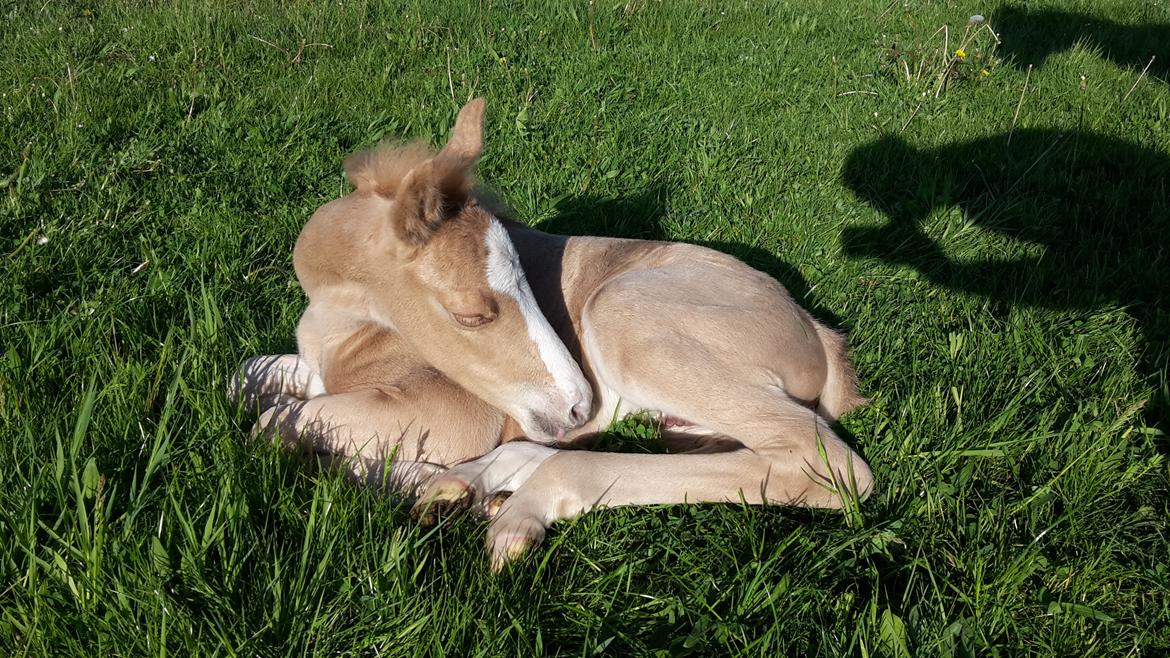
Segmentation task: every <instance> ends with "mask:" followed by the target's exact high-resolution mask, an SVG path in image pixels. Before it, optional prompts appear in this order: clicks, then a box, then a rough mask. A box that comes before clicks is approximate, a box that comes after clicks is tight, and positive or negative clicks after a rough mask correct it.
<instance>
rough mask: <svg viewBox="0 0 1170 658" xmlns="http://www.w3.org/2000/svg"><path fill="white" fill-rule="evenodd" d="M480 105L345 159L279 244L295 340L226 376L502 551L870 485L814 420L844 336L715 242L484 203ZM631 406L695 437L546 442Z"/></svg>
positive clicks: (839, 404) (845, 407) (846, 387)
mask: <svg viewBox="0 0 1170 658" xmlns="http://www.w3.org/2000/svg"><path fill="white" fill-rule="evenodd" d="M483 108H484V102H483V100H482V99H476V100H474V101H471V102H470V103H468V104H467V105H466V106H465V107H464V108H463V109H462V110H461V111H460V113H459V116H458V118H457V120H456V123H455V128H454V131H453V133H452V137H451V140H450V141H449V142H448V143H447V145H446V146H445V147H444V148H443V149H442V150H441V151H440V152H438V153H437V154H433V153H432V152H430V151H428V150H426V149H424V148H422V147H418V146H406V147H397V148H395V147H389V146H382V147H378V148H375V149H372V150H370V151H364V152H360V153H356V154H354V155H352V156H350V157H349V158H348V159H347V160H346V162H345V170H346V173H347V175H348V177H349V180H350V182H351V183H352V184H353V186H354V187H355V188H356V190H355V191H354V192H352V193H351V194H349V195H347V196H345V197H343V198H341V199H337V200H335V201H331V202H329V203H327V204H325V205H324V206H322V207H321V208H320V209H318V210H317V212H316V213H315V214H314V215H313V217H312V219H311V220H310V221H309V223H308V224H307V225H306V226H305V228H304V230H303V231H302V232H301V235H300V237H299V239H298V240H297V244H296V248H295V251H294V253H293V264H294V267H295V269H296V273H297V278H298V279H299V281H300V283H301V286H302V287H303V288H304V290H305V294H306V295H307V296H308V298H309V307H308V309H307V310H306V311H305V314H304V316H303V317H302V318H301V321H300V324H299V326H298V328H297V345H298V349H299V354H297V355H283V356H271V357H257V358H254V359H250V360H249V361H247V362H245V364H244V365H243V367H242V368H241V372H240V374H239V375H238V377H237V378H236V380H235V381H234V382H233V385H232V388H233V391H232V395H233V396H239V397H242V398H243V399H244V401H245V403H246V404H247V405H248V406H249V407H250V408H252V409H254V410H255V411H256V412H257V413H259V415H260V419H259V421H258V423H257V427H258V428H259V429H261V430H264V431H272V432H275V433H276V434H277V435H278V436H279V437H280V438H281V440H282V441H284V442H285V443H286V444H287V445H289V446H290V447H299V448H301V449H309V450H312V451H315V452H317V453H324V454H327V455H330V456H333V457H336V458H338V459H339V460H342V461H343V462H344V463H345V464H347V465H348V466H349V467H350V468H352V469H353V471H354V472H355V473H356V474H357V475H359V476H361V477H364V478H367V479H370V480H382V481H385V482H389V483H391V484H393V485H395V486H398V487H407V488H410V487H414V488H416V492H417V493H418V494H419V501H418V503H417V504H416V509H415V511H416V512H419V513H420V516H421V517H422V518H423V519H424V520H426V519H429V518H430V517H431V514H430V512H431V511H433V510H434V509H435V508H436V507H442V506H446V507H457V508H462V507H467V506H469V505H471V504H472V503H478V504H484V506H485V507H486V508H487V510H486V511H487V513H488V514H489V515H490V516H492V517H493V521H492V523H491V526H490V528H489V530H488V550H489V553H490V557H491V562H492V566H493V568H499V567H500V566H501V565H502V564H504V563H505V562H506V561H507V560H508V559H509V558H511V557H512V556H514V555H516V554H517V553H520V552H522V551H524V550H525V549H526V548H527V547H528V546H530V545H532V544H534V543H536V542H539V541H540V540H541V539H542V538H543V536H544V529H545V528H546V527H547V526H548V525H549V524H551V523H553V522H554V521H556V520H557V519H563V518H566V517H571V516H574V515H577V514H579V513H581V512H584V511H586V510H588V509H590V508H592V507H595V506H616V505H649V504H658V503H681V502H705V501H709V502H727V501H740V500H743V501H746V502H748V503H751V504H764V503H779V504H785V505H801V506H808V507H834V508H835V507H841V506H843V505H845V504H848V503H849V501H854V500H857V499H859V498H865V497H866V496H868V494H869V491H870V489H871V487H872V483H873V480H872V475H871V474H870V470H869V467H868V466H867V465H866V464H865V462H864V461H862V460H861V458H860V457H858V456H857V455H856V454H855V453H854V452H853V451H852V450H851V449H850V448H849V447H848V446H847V445H846V444H845V443H844V442H843V441H842V440H841V439H840V438H838V437H837V435H836V434H835V433H834V432H833V430H832V429H831V428H830V427H829V423H830V422H832V421H833V420H835V419H836V418H837V417H838V416H839V415H840V414H843V413H845V412H847V411H849V410H850V409H852V408H854V407H855V406H857V405H859V404H861V403H863V402H864V400H863V399H862V398H861V397H860V396H859V395H858V393H857V388H856V382H855V375H854V372H853V368H852V365H851V364H850V362H849V359H848V355H847V351H846V345H845V341H844V339H843V338H842V337H841V336H840V335H839V334H837V333H835V332H833V331H832V330H830V329H828V328H826V327H825V326H824V325H822V324H820V323H819V322H817V321H816V320H814V319H813V318H811V317H810V316H809V315H808V313H806V312H805V311H804V310H803V309H801V308H800V307H799V306H798V305H797V304H796V303H795V302H794V301H793V300H792V298H791V297H790V296H789V295H788V293H787V291H786V290H785V289H784V288H783V287H782V286H781V285H780V284H779V283H777V282H776V281H775V280H774V279H772V278H770V277H768V276H766V275H764V274H762V273H760V272H758V271H756V270H754V269H752V268H750V267H748V266H747V265H745V264H743V263H742V262H740V261H738V260H736V259H735V258H732V257H730V256H727V255H724V254H722V253H719V252H716V251H712V250H710V249H706V248H703V247H698V246H694V245H688V244H680V243H669V242H648V241H641V240H621V239H613V238H601V237H562V236H556V235H549V234H546V233H541V232H539V231H536V230H533V229H530V228H528V227H526V226H523V225H520V224H517V223H513V222H508V221H505V220H502V219H499V218H498V217H497V216H496V213H495V212H494V211H493V209H492V206H491V205H490V204H489V203H487V202H486V201H485V200H484V199H482V198H481V197H480V196H479V195H477V193H476V191H475V189H474V188H473V186H472V180H471V170H472V167H473V165H474V164H475V162H476V161H477V160H478V158H479V156H480V153H481V151H482V144H483ZM633 412H644V413H649V414H650V415H651V417H653V418H654V419H656V420H657V421H658V422H659V424H660V426H661V427H662V430H663V434H664V438H666V439H667V440H668V441H667V445H676V446H678V445H683V446H684V447H686V448H689V449H686V450H685V451H684V452H683V453H682V454H618V453H603V452H589V451H582V450H560V449H557V448H556V447H555V446H558V445H564V444H567V443H569V442H572V441H574V440H576V439H578V438H581V437H583V436H586V435H589V434H592V433H596V432H598V431H600V430H602V429H604V428H605V427H606V426H607V425H608V424H609V423H611V422H612V421H613V420H614V419H617V418H621V417H623V416H625V415H627V414H629V413H633ZM521 438H524V439H527V441H516V439H521ZM680 439H681V440H685V441H681V442H680ZM391 456H393V460H391V461H390V462H389V464H388V469H389V470H388V471H384V470H383V466H384V465H386V464H387V458H388V457H391ZM505 492H512V493H511V495H510V496H508V497H506V498H505V496H506V493H505Z"/></svg>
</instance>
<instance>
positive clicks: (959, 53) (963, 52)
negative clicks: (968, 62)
mask: <svg viewBox="0 0 1170 658" xmlns="http://www.w3.org/2000/svg"><path fill="white" fill-rule="evenodd" d="M955 57H958V58H959V59H967V51H966V50H963V49H962V48H960V49H958V50H956V51H955Z"/></svg>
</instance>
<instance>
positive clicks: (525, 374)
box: [294, 99, 592, 441]
mask: <svg viewBox="0 0 1170 658" xmlns="http://www.w3.org/2000/svg"><path fill="white" fill-rule="evenodd" d="M483 108H484V102H483V100H482V99H476V100H474V101H471V102H470V103H468V104H467V105H466V106H465V107H464V108H463V109H462V110H461V111H460V112H459V117H458V119H457V120H456V123H455V129H454V131H453V133H452V136H451V140H450V141H449V142H448V143H447V145H446V146H445V147H444V148H443V150H442V151H440V152H439V153H438V154H434V155H432V154H431V153H430V152H428V151H426V150H425V149H423V148H421V147H417V146H414V147H412V146H407V147H397V148H391V147H385V146H384V147H379V148H376V149H373V150H370V151H364V152H360V153H356V154H354V155H352V156H350V157H349V158H348V159H347V160H346V163H345V169H346V173H347V175H348V176H349V179H350V182H352V183H353V185H354V186H355V187H356V188H357V191H356V192H354V193H353V194H351V195H350V196H348V197H345V198H343V199H339V200H337V201H334V202H332V203H330V204H327V205H326V206H324V207H322V208H321V209H320V210H319V211H318V212H317V214H316V215H315V216H314V218H313V220H311V221H310V223H309V225H308V226H306V227H305V230H304V231H303V232H302V234H301V238H300V239H299V240H298V243H297V250H296V254H295V257H294V262H295V264H296V268H297V275H298V276H299V277H300V279H301V284H302V285H303V286H304V288H305V292H306V294H308V295H309V297H310V298H311V299H313V298H315V297H316V296H326V295H331V296H333V298H344V299H346V300H347V301H346V302H345V305H346V306H349V307H352V306H354V305H355V304H356V305H358V306H360V307H361V308H362V310H363V312H365V313H368V314H369V315H370V316H371V317H372V318H373V319H375V320H376V321H378V322H381V323H383V324H386V325H388V326H390V327H392V328H393V329H394V330H395V331H397V332H398V333H399V334H400V335H402V336H403V337H404V338H406V339H407V340H408V341H410V342H411V343H412V345H413V346H414V348H415V349H416V350H417V351H418V353H419V354H420V355H421V356H422V357H423V358H424V359H426V360H427V361H428V362H429V363H430V364H431V365H432V366H434V367H435V368H437V369H438V370H440V371H441V372H442V373H443V374H445V375H447V376H448V377H450V378H451V379H452V380H454V381H455V382H456V383H458V384H459V385H461V386H463V387H464V388H466V389H467V390H469V391H470V392H472V393H473V394H475V395H477V396H478V397H480V398H481V399H483V400H485V401H487V402H488V403H490V404H492V405H493V406H495V407H497V408H499V409H502V410H504V411H505V412H507V413H508V414H509V415H511V416H512V417H513V418H515V419H516V420H517V421H518V422H519V423H520V424H521V425H522V426H523V428H524V429H525V431H526V432H527V434H528V436H529V438H532V439H534V440H537V441H554V440H556V439H558V438H560V437H562V436H563V433H564V432H566V431H568V430H571V429H574V428H577V427H580V426H581V425H582V424H583V423H584V422H585V420H587V418H588V417H589V416H590V415H591V407H592V391H591V389H590V387H589V384H588V383H587V382H586V381H585V378H584V376H583V375H582V374H581V369H580V367H579V366H578V365H577V363H576V362H575V361H574V360H573V359H572V357H571V356H570V355H569V352H568V350H567V349H566V348H565V345H564V343H563V342H561V339H560V338H559V337H558V336H557V334H556V332H555V331H553V329H552V327H551V326H550V325H549V323H548V320H546V319H545V317H544V314H543V313H542V312H541V310H540V307H539V306H538V305H537V303H536V299H535V298H534V297H533V295H532V290H531V288H530V287H529V286H528V281H527V280H526V278H525V274H524V270H523V269H522V268H521V266H520V259H519V257H518V255H517V253H516V248H515V246H514V245H513V244H512V240H511V238H510V237H509V235H508V231H507V230H506V229H505V228H504V225H503V224H501V223H500V220H498V219H497V218H496V217H495V216H494V215H493V214H492V212H491V211H490V209H488V208H485V207H484V206H482V205H480V203H479V201H478V200H477V199H476V197H475V195H474V194H473V190H472V181H471V169H472V167H473V166H474V164H475V162H476V161H477V160H478V159H479V156H480V153H481V151H482V147H483Z"/></svg>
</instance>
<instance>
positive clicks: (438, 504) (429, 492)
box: [410, 476, 475, 527]
mask: <svg viewBox="0 0 1170 658" xmlns="http://www.w3.org/2000/svg"><path fill="white" fill-rule="evenodd" d="M474 500H475V489H474V488H472V486H471V485H470V484H467V483H466V482H464V481H463V480H461V479H459V478H454V477H443V476H440V477H439V479H438V481H436V482H434V483H432V484H431V485H429V486H427V487H426V490H425V491H423V493H422V495H420V496H419V498H418V500H417V501H416V502H415V503H414V506H413V507H411V508H410V518H411V519H414V522H415V523H417V524H419V525H421V526H424V527H431V526H434V525H437V524H438V523H439V521H441V520H443V519H445V518H450V517H452V516H455V515H456V514H459V513H461V512H463V511H465V510H467V508H469V507H471V503H472V502H473V501H474Z"/></svg>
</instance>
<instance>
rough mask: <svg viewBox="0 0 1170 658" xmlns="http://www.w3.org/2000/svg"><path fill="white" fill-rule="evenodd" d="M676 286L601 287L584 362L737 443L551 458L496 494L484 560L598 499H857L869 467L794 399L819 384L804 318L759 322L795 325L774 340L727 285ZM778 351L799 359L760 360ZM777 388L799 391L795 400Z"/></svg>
mask: <svg viewBox="0 0 1170 658" xmlns="http://www.w3.org/2000/svg"><path fill="white" fill-rule="evenodd" d="M679 281H680V279H679V278H675V277H661V278H658V279H654V278H652V277H646V278H643V279H640V280H635V281H632V282H631V283H632V284H634V285H630V286H623V285H619V286H618V287H617V289H616V290H609V291H607V290H603V291H602V292H601V293H599V294H598V295H597V296H596V297H595V298H594V300H593V302H592V303H591V305H590V307H589V308H588V309H587V311H586V318H585V326H586V331H585V335H584V336H583V341H582V342H583V344H584V345H585V350H586V353H587V357H588V360H589V363H590V364H591V365H592V367H593V370H594V372H595V374H596V375H597V376H598V378H599V380H600V383H601V384H602V385H603V386H608V387H609V388H611V389H613V390H614V391H615V392H616V393H617V394H618V396H619V397H620V398H621V399H622V400H625V401H629V402H630V404H631V406H634V407H643V408H646V409H650V410H654V411H658V412H662V413H664V414H666V415H668V416H673V417H678V418H685V419H687V420H688V421H690V422H692V423H694V424H695V425H697V426H699V427H701V428H704V429H705V430H707V431H709V432H711V433H713V434H715V435H720V436H724V437H727V438H728V439H730V440H733V441H736V442H739V443H740V444H742V446H743V447H742V449H736V450H731V451H729V452H724V453H714V454H685V455H638V454H613V453H591V452H578V451H565V452H561V453H558V454H556V455H553V456H551V457H550V458H548V459H547V460H546V461H545V462H544V463H543V464H542V465H541V466H540V468H538V469H537V470H536V471H535V472H534V473H533V474H532V476H531V477H530V478H529V479H528V480H527V481H526V482H525V483H524V484H523V485H522V486H521V487H520V489H519V490H517V491H516V492H515V493H514V494H513V495H512V497H511V498H509V499H508V501H507V502H506V503H504V506H503V508H502V509H501V511H500V513H499V515H498V516H497V517H496V519H495V521H494V522H493V525H492V527H491V528H490V529H489V536H488V545H489V550H490V552H491V554H492V563H493V566H496V567H498V566H500V565H501V564H502V563H503V562H505V561H506V560H507V559H508V558H509V557H510V556H511V555H513V554H514V553H515V552H517V551H520V550H523V549H524V548H525V547H527V546H528V545H530V544H531V543H532V542H534V541H538V540H539V538H540V536H541V535H542V534H543V528H544V527H546V526H547V525H548V524H549V523H551V522H553V521H555V520H557V519H560V518H565V517H567V516H573V515H576V514H579V513H581V512H583V511H586V510H588V509H590V508H592V507H594V506H599V505H600V506H618V505H649V504H662V503H682V502H738V501H743V502H746V503H748V504H765V503H779V504H785V505H799V506H807V507H827V508H840V507H843V506H846V505H850V504H852V502H853V501H855V500H857V499H858V498H864V497H866V496H867V495H868V494H869V491H870V489H871V488H872V484H873V478H872V475H871V473H870V470H869V467H868V466H867V465H866V464H865V462H864V461H863V460H862V459H861V458H860V457H859V456H858V455H857V454H856V453H854V452H853V450H851V449H850V448H849V446H847V445H846V444H845V443H844V441H842V440H841V439H840V438H839V437H838V436H837V435H836V434H835V433H834V432H833V430H832V429H831V428H830V427H829V426H828V423H827V422H826V421H825V419H824V418H821V417H820V416H818V415H817V414H816V413H815V412H813V411H812V410H811V409H810V408H809V407H808V406H806V404H804V403H806V402H807V401H808V400H810V399H812V398H815V396H816V395H817V393H818V391H819V386H820V385H819V384H817V383H816V382H817V379H818V377H819V379H820V380H822V381H823V379H824V373H823V364H822V365H821V368H822V370H821V371H818V370H817V365H818V364H817V362H816V356H817V353H816V351H815V349H811V348H815V347H816V345H815V344H807V343H806V344H801V343H800V342H799V341H801V340H809V341H811V340H817V339H816V337H815V332H813V331H812V330H811V329H812V328H811V326H810V327H809V331H808V332H800V331H789V330H790V329H793V328H795V329H799V328H800V326H799V323H800V322H803V321H804V319H803V318H804V316H801V315H798V314H796V312H793V313H792V314H791V315H788V316H780V317H776V316H777V315H778V314H776V313H772V314H771V315H770V316H767V317H765V318H764V320H766V321H770V322H784V321H787V322H789V323H790V325H793V326H781V329H782V331H777V332H775V333H776V334H777V336H776V337H775V338H773V337H772V336H771V335H769V333H768V332H769V331H770V330H771V329H770V327H769V326H768V325H766V324H765V323H764V322H762V321H761V316H762V315H764V314H763V313H761V312H760V310H759V309H757V308H753V307H752V306H751V303H752V302H753V300H752V299H748V300H746V301H742V302H741V300H737V299H735V298H734V296H735V294H736V291H735V289H734V288H732V287H728V286H718V285H716V286H715V287H716V288H718V289H719V290H722V291H725V292H723V293H721V295H720V296H721V298H720V299H716V300H711V302H710V303H709V304H706V303H688V302H685V301H684V302H679V303H672V302H671V300H672V299H678V296H679V295H680V294H681V295H682V296H683V298H684V299H685V298H687V293H688V292H689V291H686V290H684V291H681V292H680V291H679V290H678V286H679V285H680V283H679ZM620 283H621V282H619V284H620ZM685 283H686V280H685V279H683V280H682V285H685ZM765 292H766V291H765ZM704 294H710V293H709V291H696V294H695V296H694V298H698V299H702V295H704ZM737 303H742V304H743V307H742V309H741V307H738V306H737V305H736V304H737ZM792 306H793V307H794V305H792ZM631 308H633V309H637V310H638V315H639V316H641V315H645V316H648V317H681V318H686V320H685V321H682V320H680V321H676V322H673V323H671V322H666V323H639V322H630V321H629V317H630V311H629V309H631ZM791 308H792V307H784V306H780V308H779V309H778V310H781V311H789V310H790V309H791ZM796 311H799V309H796ZM704 313H710V314H712V316H713V317H703V314H704ZM704 332H705V333H704ZM785 340H787V341H788V342H787V344H785V343H784V342H783V341H785ZM776 341H780V342H779V346H778V347H777V346H776V345H775V342H776ZM769 345H772V346H771V347H769ZM810 345H811V347H810ZM785 348H787V350H788V351H790V352H793V353H794V354H793V358H794V359H795V358H800V359H803V360H804V361H805V362H806V364H801V363H800V362H797V363H796V364H795V365H794V363H793V361H792V360H789V361H781V362H780V363H779V364H773V363H771V362H769V359H771V358H772V356H773V355H774V354H775V353H776V352H777V351H781V352H783V350H784V349H785ZM802 348H803V351H801V349H802ZM797 352H799V354H795V353H797ZM822 358H823V357H822ZM668 368H669V369H670V373H669V375H667V374H666V369H668ZM777 373H781V375H782V376H778V374H777ZM801 375H806V379H805V380H800V376H801ZM785 377H787V379H788V380H789V381H788V382H785V381H784V378H785ZM788 386H796V387H797V389H798V390H799V394H798V396H797V397H794V396H792V395H790V394H789V393H788ZM730 445H731V446H732V447H734V444H730Z"/></svg>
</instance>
